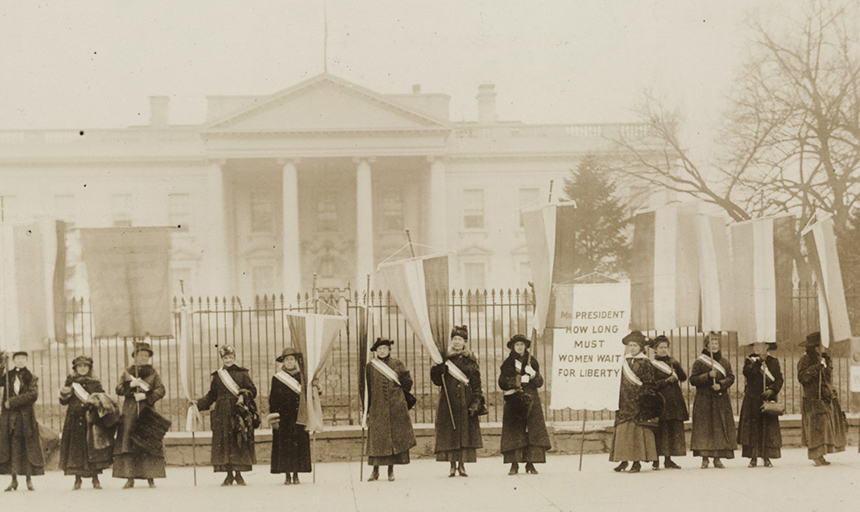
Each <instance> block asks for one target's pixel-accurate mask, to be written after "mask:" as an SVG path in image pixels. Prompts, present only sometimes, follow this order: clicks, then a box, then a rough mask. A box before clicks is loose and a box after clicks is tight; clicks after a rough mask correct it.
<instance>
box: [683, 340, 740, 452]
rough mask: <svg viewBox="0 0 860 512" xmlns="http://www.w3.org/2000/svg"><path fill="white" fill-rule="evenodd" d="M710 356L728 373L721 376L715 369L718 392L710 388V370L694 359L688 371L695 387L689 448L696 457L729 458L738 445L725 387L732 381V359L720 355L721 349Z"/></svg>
mask: <svg viewBox="0 0 860 512" xmlns="http://www.w3.org/2000/svg"><path fill="white" fill-rule="evenodd" d="M702 353H703V354H705V355H709V352H708V351H707V350H703V351H702ZM713 357H714V360H715V361H717V362H719V363H720V364H721V365H722V366H723V368H725V369H726V374H727V375H726V376H725V377H724V376H723V375H722V374H721V373H720V372H717V377H716V382H717V384H719V385H720V389H719V391H714V390H713V389H712V388H711V385H712V384H714V380H713V379H711V377H709V376H708V372H710V371H711V367H710V365H708V364H706V363H704V362H703V361H701V360H700V359H696V361H695V362H694V363H693V368H692V369H691V370H690V384H692V385H694V386H696V398H695V400H694V401H693V435H692V438H691V439H690V448H691V449H692V450H693V455H695V456H697V457H698V456H714V457H724V458H732V457H734V453H733V452H734V450H735V448H737V442H736V441H737V431H736V429H735V418H734V413H733V412H732V401H731V398H730V397H729V393H728V389H729V388H731V387H732V385H733V384H734V383H735V374H734V372H732V364H731V362H729V360H728V359H727V358H724V357H722V355H721V354H720V352H714V353H713ZM717 451H719V452H721V453H720V454H718V455H717V454H714V453H712V452H717ZM700 452H703V453H711V455H702V453H700Z"/></svg>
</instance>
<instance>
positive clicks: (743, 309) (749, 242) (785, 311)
mask: <svg viewBox="0 0 860 512" xmlns="http://www.w3.org/2000/svg"><path fill="white" fill-rule="evenodd" d="M731 233H732V276H733V278H732V282H733V294H732V297H733V298H732V301H733V303H734V304H733V307H734V308H735V311H736V312H737V314H736V315H735V324H736V328H737V332H738V343H739V344H741V345H750V344H752V343H756V342H776V343H783V342H788V341H790V336H791V332H790V331H791V296H792V292H791V290H792V284H791V277H792V273H793V254H794V247H795V243H796V240H795V219H794V216H793V215H783V216H778V217H766V218H762V219H756V220H751V221H746V222H739V223H737V224H734V225H732V227H731Z"/></svg>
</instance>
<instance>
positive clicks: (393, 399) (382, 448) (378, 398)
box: [365, 338, 417, 482]
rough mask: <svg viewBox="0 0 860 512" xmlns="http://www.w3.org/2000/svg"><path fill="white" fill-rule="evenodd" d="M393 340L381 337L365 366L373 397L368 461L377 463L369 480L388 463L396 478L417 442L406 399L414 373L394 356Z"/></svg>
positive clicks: (392, 476)
mask: <svg viewBox="0 0 860 512" xmlns="http://www.w3.org/2000/svg"><path fill="white" fill-rule="evenodd" d="M392 344H394V342H393V341H391V340H387V339H385V338H377V340H376V342H375V343H374V344H373V347H371V349H370V351H371V352H375V353H376V357H375V358H373V359H372V360H371V361H370V362H369V363H367V367H366V368H365V372H366V373H365V375H366V379H367V380H366V382H367V394H368V398H369V401H368V403H369V406H368V408H367V463H368V464H369V465H371V466H373V472H372V473H371V474H370V477H369V478H368V479H367V481H368V482H373V481H375V480H378V479H379V466H388V480H389V481H392V482H393V481H394V465H395V464H409V449H410V448H412V447H413V446H415V445H416V444H417V443H416V441H415V434H414V433H413V432H412V419H411V418H410V417H409V406H408V404H407V402H406V396H407V393H409V392H410V391H411V390H412V376H411V375H410V374H409V370H407V369H406V365H405V364H403V361H401V360H399V359H395V358H393V357H391V345H392ZM409 396H410V397H411V396H412V395H409Z"/></svg>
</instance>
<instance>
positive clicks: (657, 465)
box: [651, 459, 660, 471]
mask: <svg viewBox="0 0 860 512" xmlns="http://www.w3.org/2000/svg"><path fill="white" fill-rule="evenodd" d="M651 469H653V470H654V471H657V470H658V469H660V459H657V460H655V461H654V462H652V463H651Z"/></svg>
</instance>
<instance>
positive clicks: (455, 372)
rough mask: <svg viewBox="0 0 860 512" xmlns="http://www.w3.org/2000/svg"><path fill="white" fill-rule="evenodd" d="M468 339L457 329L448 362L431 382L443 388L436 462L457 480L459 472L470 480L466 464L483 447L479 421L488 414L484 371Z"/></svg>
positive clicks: (461, 328) (432, 372) (436, 368)
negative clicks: (480, 417)
mask: <svg viewBox="0 0 860 512" xmlns="http://www.w3.org/2000/svg"><path fill="white" fill-rule="evenodd" d="M468 339H469V331H468V329H467V328H466V326H465V325H462V326H456V327H454V329H453V330H452V331H451V342H450V343H449V345H448V351H447V354H446V356H447V358H446V360H445V361H444V362H443V363H441V364H438V365H435V366H433V367H431V368H430V380H432V381H433V384H435V385H437V386H442V389H440V391H439V407H438V408H437V409H436V447H435V450H434V451H435V453H436V460H437V461H439V462H443V461H445V462H449V463H450V464H451V469H450V470H449V472H448V476H455V475H456V474H457V472H459V474H460V476H469V475H468V474H466V467H465V463H466V462H475V461H476V460H477V455H476V450H477V449H478V448H482V447H483V446H484V443H483V441H482V439H481V426H480V423H479V421H478V416H480V415H482V414H486V406H485V405H484V395H483V392H482V391H481V371H480V369H479V368H478V358H477V357H475V355H474V354H473V353H472V352H471V351H470V350H469V349H468V348H467V347H466V341H468ZM443 383H444V384H443ZM446 390H447V393H446ZM449 406H450V409H449ZM451 416H453V417H454V422H455V423H454V424H452V423H451ZM454 425H456V427H457V428H456V429H455V428H454Z"/></svg>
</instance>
